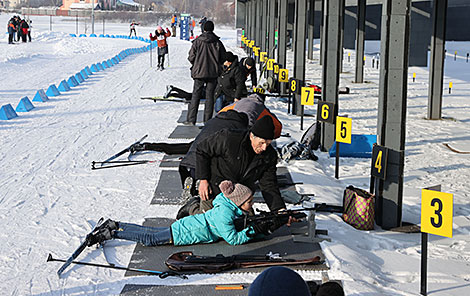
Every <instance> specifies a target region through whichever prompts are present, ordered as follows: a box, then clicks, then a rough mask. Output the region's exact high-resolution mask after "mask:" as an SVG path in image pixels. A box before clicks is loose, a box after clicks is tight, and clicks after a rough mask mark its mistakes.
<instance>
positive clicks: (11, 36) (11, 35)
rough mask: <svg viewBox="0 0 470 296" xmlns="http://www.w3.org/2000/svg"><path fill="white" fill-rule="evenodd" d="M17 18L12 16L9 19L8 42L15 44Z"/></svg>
mask: <svg viewBox="0 0 470 296" xmlns="http://www.w3.org/2000/svg"><path fill="white" fill-rule="evenodd" d="M15 22H16V21H15V19H14V18H11V19H10V20H9V21H8V26H7V30H8V44H13V40H14V39H15V32H16V25H15Z"/></svg>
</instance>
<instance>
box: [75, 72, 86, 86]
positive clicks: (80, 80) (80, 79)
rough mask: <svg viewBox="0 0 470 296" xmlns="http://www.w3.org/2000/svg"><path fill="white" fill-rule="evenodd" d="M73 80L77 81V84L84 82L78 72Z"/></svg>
mask: <svg viewBox="0 0 470 296" xmlns="http://www.w3.org/2000/svg"><path fill="white" fill-rule="evenodd" d="M75 79H77V80H78V83H79V84H80V83H83V82H84V81H85V79H83V77H82V74H80V72H78V73H77V74H75Z"/></svg>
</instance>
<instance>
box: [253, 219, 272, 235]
mask: <svg viewBox="0 0 470 296" xmlns="http://www.w3.org/2000/svg"><path fill="white" fill-rule="evenodd" d="M271 226H272V222H271V221H261V222H259V223H257V224H255V225H253V226H252V227H253V230H254V232H255V234H264V235H269V234H270V233H271V231H270V230H269V229H270V228H271Z"/></svg>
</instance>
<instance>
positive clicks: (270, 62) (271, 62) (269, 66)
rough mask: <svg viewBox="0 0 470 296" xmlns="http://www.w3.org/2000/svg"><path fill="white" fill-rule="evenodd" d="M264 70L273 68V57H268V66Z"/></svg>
mask: <svg viewBox="0 0 470 296" xmlns="http://www.w3.org/2000/svg"><path fill="white" fill-rule="evenodd" d="M266 70H268V71H272V70H274V59H268V67H267V69H266Z"/></svg>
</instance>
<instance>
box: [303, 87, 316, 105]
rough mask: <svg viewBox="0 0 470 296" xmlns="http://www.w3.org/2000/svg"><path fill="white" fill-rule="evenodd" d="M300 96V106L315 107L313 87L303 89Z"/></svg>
mask: <svg viewBox="0 0 470 296" xmlns="http://www.w3.org/2000/svg"><path fill="white" fill-rule="evenodd" d="M301 91H302V93H301V94H300V104H302V105H308V106H313V102H314V94H315V91H314V89H313V88H311V87H302V89H301Z"/></svg>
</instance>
